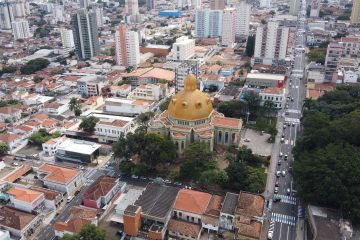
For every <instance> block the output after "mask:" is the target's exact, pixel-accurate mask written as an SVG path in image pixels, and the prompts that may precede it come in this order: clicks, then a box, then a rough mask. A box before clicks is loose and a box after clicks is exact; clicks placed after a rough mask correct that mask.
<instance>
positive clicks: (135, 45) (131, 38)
mask: <svg viewBox="0 0 360 240" xmlns="http://www.w3.org/2000/svg"><path fill="white" fill-rule="evenodd" d="M115 50H116V52H115V55H116V63H117V65H121V66H133V67H136V66H138V65H139V64H140V49H139V34H138V33H137V32H134V31H130V30H128V29H126V26H125V25H120V26H118V27H117V29H116V32H115Z"/></svg>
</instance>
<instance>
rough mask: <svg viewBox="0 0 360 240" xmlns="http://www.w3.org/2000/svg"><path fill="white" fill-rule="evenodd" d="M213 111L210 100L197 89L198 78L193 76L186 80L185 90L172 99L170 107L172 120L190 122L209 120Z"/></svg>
mask: <svg viewBox="0 0 360 240" xmlns="http://www.w3.org/2000/svg"><path fill="white" fill-rule="evenodd" d="M212 111H213V106H212V104H211V101H210V98H209V97H208V96H207V95H206V94H205V93H203V92H201V91H199V90H198V89H196V78H195V76H194V75H192V74H190V75H188V76H187V77H186V78H185V80H184V89H183V90H181V91H180V92H178V93H177V94H176V95H175V96H173V97H172V99H171V101H170V103H169V106H168V113H169V115H170V116H171V117H172V118H175V119H181V120H189V121H194V120H200V119H205V118H208V117H209V116H210V114H211V113H212Z"/></svg>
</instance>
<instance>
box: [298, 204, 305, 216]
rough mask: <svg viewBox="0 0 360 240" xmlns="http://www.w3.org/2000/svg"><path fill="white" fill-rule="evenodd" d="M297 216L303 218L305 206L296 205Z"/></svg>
mask: <svg viewBox="0 0 360 240" xmlns="http://www.w3.org/2000/svg"><path fill="white" fill-rule="evenodd" d="M298 218H305V208H302V207H301V206H299V207H298Z"/></svg>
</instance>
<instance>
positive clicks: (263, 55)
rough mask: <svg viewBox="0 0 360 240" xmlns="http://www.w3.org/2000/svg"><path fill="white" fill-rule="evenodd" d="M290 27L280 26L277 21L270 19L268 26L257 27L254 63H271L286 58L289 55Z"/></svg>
mask: <svg viewBox="0 0 360 240" xmlns="http://www.w3.org/2000/svg"><path fill="white" fill-rule="evenodd" d="M289 30H290V29H289V28H288V27H282V26H279V22H277V21H269V22H268V23H267V25H266V26H264V25H261V26H258V27H257V29H256V38H255V50H254V63H260V64H267V65H271V64H273V63H274V62H275V63H276V62H277V61H279V60H285V57H286V55H287V48H288V40H289Z"/></svg>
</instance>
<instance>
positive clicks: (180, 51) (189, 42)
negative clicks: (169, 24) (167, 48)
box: [169, 36, 195, 61]
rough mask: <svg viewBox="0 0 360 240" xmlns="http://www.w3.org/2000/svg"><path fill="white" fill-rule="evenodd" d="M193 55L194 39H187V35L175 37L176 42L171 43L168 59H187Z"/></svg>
mask: <svg viewBox="0 0 360 240" xmlns="http://www.w3.org/2000/svg"><path fill="white" fill-rule="evenodd" d="M194 55H195V39H189V37H188V36H182V37H179V38H177V39H176V42H175V43H174V44H173V46H172V49H171V52H170V53H169V60H174V61H183V60H189V59H190V58H192V57H193V56H194Z"/></svg>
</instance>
